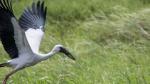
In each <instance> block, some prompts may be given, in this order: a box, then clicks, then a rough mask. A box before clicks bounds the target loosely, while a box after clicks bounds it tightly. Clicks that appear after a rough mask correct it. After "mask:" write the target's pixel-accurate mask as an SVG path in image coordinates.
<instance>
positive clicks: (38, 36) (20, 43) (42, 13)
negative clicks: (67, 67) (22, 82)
mask: <svg viewBox="0 0 150 84" xmlns="http://www.w3.org/2000/svg"><path fill="white" fill-rule="evenodd" d="M46 11H47V7H46V6H45V5H44V1H37V2H36V3H35V2H33V3H32V6H31V7H28V8H26V9H25V10H24V12H23V14H22V15H21V17H20V18H19V20H17V18H16V17H15V15H14V13H13V9H12V0H0V40H1V42H2V44H3V47H4V49H5V51H6V52H7V53H8V55H9V57H10V58H11V60H8V61H7V62H5V63H1V64H0V67H11V68H12V71H10V72H9V73H8V74H7V75H6V76H5V78H4V80H3V84H6V82H7V80H8V78H9V77H10V76H11V75H12V74H14V73H16V72H17V71H19V70H22V69H24V68H26V67H30V66H33V65H35V64H37V63H39V62H41V61H44V60H46V59H48V58H50V57H52V56H53V55H54V54H56V53H58V52H61V53H64V54H65V55H66V56H68V57H69V58H71V59H72V60H75V58H74V57H73V55H72V54H71V53H70V52H69V51H68V50H67V49H66V48H65V47H64V46H63V45H60V44H58V45H55V46H54V47H53V49H52V50H51V51H50V52H49V53H47V54H42V53H39V46H40V42H41V40H42V38H43V35H44V30H45V29H44V25H45V21H46V14H47V13H46Z"/></svg>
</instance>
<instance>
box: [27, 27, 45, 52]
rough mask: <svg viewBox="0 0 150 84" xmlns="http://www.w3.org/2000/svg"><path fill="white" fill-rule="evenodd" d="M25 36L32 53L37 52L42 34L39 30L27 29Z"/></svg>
mask: <svg viewBox="0 0 150 84" xmlns="http://www.w3.org/2000/svg"><path fill="white" fill-rule="evenodd" d="M25 34H26V37H27V40H28V42H29V44H30V46H31V49H32V51H33V52H39V47H40V43H41V40H42V38H43V36H44V32H43V31H42V30H41V29H33V28H29V29H28V30H26V32H25ZM33 38H34V39H33Z"/></svg>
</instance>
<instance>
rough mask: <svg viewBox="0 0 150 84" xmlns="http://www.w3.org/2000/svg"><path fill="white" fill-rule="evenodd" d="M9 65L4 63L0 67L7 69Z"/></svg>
mask: <svg viewBox="0 0 150 84" xmlns="http://www.w3.org/2000/svg"><path fill="white" fill-rule="evenodd" d="M8 65H9V64H8V63H2V64H0V67H5V66H8Z"/></svg>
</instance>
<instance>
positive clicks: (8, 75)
mask: <svg viewBox="0 0 150 84" xmlns="http://www.w3.org/2000/svg"><path fill="white" fill-rule="evenodd" d="M18 70H19V69H15V70H13V71H11V72H10V73H8V74H7V75H6V76H5V79H4V80H3V84H6V82H7V80H8V78H9V77H10V76H11V75H12V74H14V73H16V72H17V71H18Z"/></svg>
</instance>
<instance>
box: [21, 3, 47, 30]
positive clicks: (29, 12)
mask: <svg viewBox="0 0 150 84" xmlns="http://www.w3.org/2000/svg"><path fill="white" fill-rule="evenodd" d="M46 10H47V9H46V7H45V6H44V1H42V2H41V1H38V2H37V3H34V2H33V3H32V8H27V9H25V10H24V12H23V14H22V15H21V17H20V19H19V25H20V26H21V28H23V29H24V30H28V29H29V28H33V29H39V28H41V27H42V30H44V25H45V20H46Z"/></svg>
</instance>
